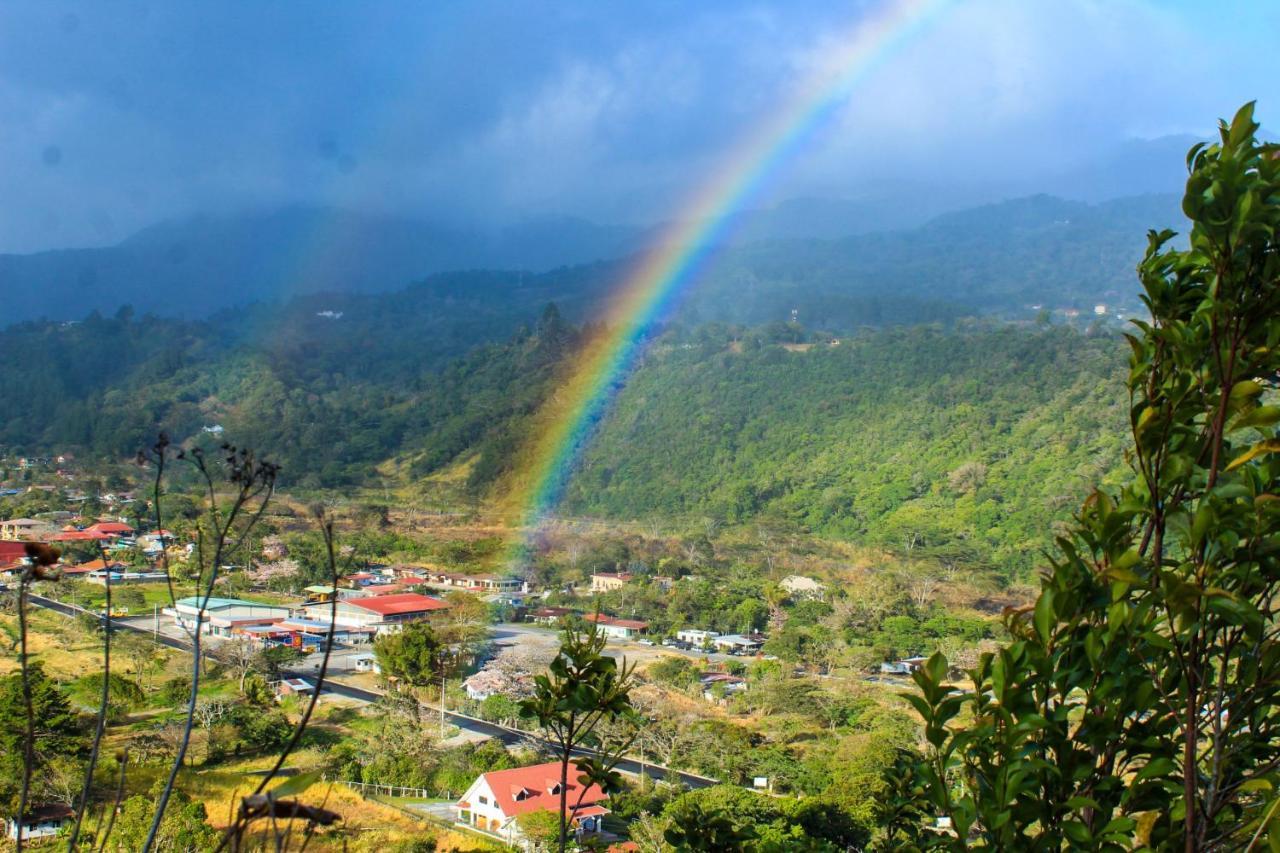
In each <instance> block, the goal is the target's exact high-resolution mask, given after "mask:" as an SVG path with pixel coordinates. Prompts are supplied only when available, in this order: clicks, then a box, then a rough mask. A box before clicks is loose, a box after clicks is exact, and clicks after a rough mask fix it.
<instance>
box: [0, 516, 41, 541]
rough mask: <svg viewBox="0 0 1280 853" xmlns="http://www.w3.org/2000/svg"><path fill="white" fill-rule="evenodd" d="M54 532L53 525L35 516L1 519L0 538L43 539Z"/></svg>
mask: <svg viewBox="0 0 1280 853" xmlns="http://www.w3.org/2000/svg"><path fill="white" fill-rule="evenodd" d="M51 533H53V525H51V524H49V522H47V521H40V520H39V519H35V518H11V519H9V520H8V521H0V539H26V540H31V539H42V538H44V537H45V536H48V535H49V534H51Z"/></svg>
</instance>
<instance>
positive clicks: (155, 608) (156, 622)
mask: <svg viewBox="0 0 1280 853" xmlns="http://www.w3.org/2000/svg"><path fill="white" fill-rule="evenodd" d="M151 619H152V623H151V625H152V627H151V636H152V638H153V639H159V637H160V604H159V602H153V603H152V605H151Z"/></svg>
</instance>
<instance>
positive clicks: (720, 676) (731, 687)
mask: <svg viewBox="0 0 1280 853" xmlns="http://www.w3.org/2000/svg"><path fill="white" fill-rule="evenodd" d="M698 682H699V683H700V684H701V685H702V698H704V699H706V700H707V701H708V702H715V701H717V700H718V699H719V697H718V696H717V695H716V690H717V689H719V690H720V691H722V693H721V695H723V696H728V695H730V694H732V693H741V692H743V691H745V690H746V689H747V680H746V679H745V678H743V677H742V676H740V675H730V674H729V673H727V672H704V673H702V675H700V676H699V677H698Z"/></svg>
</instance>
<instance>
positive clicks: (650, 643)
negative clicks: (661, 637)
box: [636, 640, 657, 646]
mask: <svg viewBox="0 0 1280 853" xmlns="http://www.w3.org/2000/svg"><path fill="white" fill-rule="evenodd" d="M636 642H638V643H639V644H640V645H642V646H656V645H657V643H655V642H654V641H653V640H637V641H636Z"/></svg>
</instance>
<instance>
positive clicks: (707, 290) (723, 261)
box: [682, 195, 1183, 331]
mask: <svg viewBox="0 0 1280 853" xmlns="http://www.w3.org/2000/svg"><path fill="white" fill-rule="evenodd" d="M1164 227H1171V228H1174V229H1175V230H1180V229H1182V227H1183V217H1182V214H1181V211H1180V210H1179V200H1178V197H1177V196H1174V195H1148V196H1138V197H1134V198H1126V199H1116V200H1113V201H1108V202H1104V203H1102V204H1096V205H1091V204H1087V203H1085V202H1080V201H1068V200H1065V199H1061V198H1055V197H1052V196H1032V197H1029V198H1022V199H1015V200H1012V201H1007V202H1001V203H999V204H991V205H985V206H982V207H977V208H972V209H969V210H963V211H957V212H954V213H947V214H944V215H942V216H938V217H936V218H934V219H932V220H931V221H929V222H928V223H926V224H925V225H922V226H920V227H918V228H913V229H908V230H900V231H890V232H885V233H878V234H863V235H858V236H853V237H847V238H843V239H839V240H780V241H760V242H756V243H752V244H749V245H745V246H741V247H737V248H733V249H729V250H726V251H724V252H723V253H722V254H721V256H720V258H719V259H718V261H717V263H716V264H715V265H714V266H713V267H712V268H711V269H709V270H708V271H707V273H706V274H705V275H704V278H703V280H702V281H701V282H699V284H698V286H697V287H696V288H693V289H692V290H691V291H690V293H689V294H688V295H687V297H686V299H685V301H684V305H683V309H682V310H683V311H684V312H685V314H686V315H688V316H691V317H693V318H696V319H699V320H709V319H716V320H720V321H725V322H737V323H764V322H770V321H783V320H786V319H788V318H789V317H790V316H791V312H792V311H795V312H796V313H797V315H798V317H799V319H800V321H801V322H802V323H804V324H806V325H810V326H818V327H821V328H826V329H831V330H833V331H839V330H841V329H848V328H851V327H856V326H860V325H869V326H878V325H886V324H905V323H911V322H919V321H923V320H945V319H947V318H948V317H955V316H960V315H964V314H987V313H995V314H1002V315H1005V316H1009V315H1013V316H1022V317H1029V316H1031V314H1030V313H1029V312H1030V310H1031V309H1030V306H1032V305H1041V306H1044V307H1046V308H1049V309H1054V308H1061V309H1064V310H1081V309H1083V310H1091V309H1092V307H1093V306H1094V305H1095V304H1097V303H1105V304H1111V305H1114V306H1118V307H1121V308H1124V309H1127V310H1130V311H1132V310H1137V308H1138V302H1137V291H1138V285H1137V279H1136V277H1135V274H1134V267H1135V266H1136V265H1137V263H1138V261H1139V259H1140V258H1141V257H1142V252H1143V250H1144V249H1145V247H1146V232H1147V230H1148V229H1151V228H1157V229H1158V228H1164Z"/></svg>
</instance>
